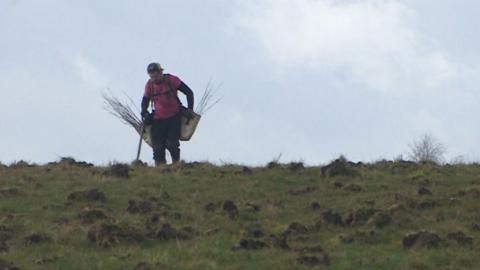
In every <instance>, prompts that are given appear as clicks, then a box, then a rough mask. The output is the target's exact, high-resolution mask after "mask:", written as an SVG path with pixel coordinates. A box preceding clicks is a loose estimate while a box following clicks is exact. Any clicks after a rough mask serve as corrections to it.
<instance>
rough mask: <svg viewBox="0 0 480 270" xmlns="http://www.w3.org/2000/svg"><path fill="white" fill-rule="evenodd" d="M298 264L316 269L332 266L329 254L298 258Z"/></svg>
mask: <svg viewBox="0 0 480 270" xmlns="http://www.w3.org/2000/svg"><path fill="white" fill-rule="evenodd" d="M297 262H298V263H299V264H302V265H306V266H310V267H315V266H320V265H327V266H328V265H330V258H329V257H328V254H326V253H324V254H322V255H319V256H301V257H298V258H297Z"/></svg>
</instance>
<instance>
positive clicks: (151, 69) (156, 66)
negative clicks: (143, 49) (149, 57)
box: [147, 63, 163, 73]
mask: <svg viewBox="0 0 480 270" xmlns="http://www.w3.org/2000/svg"><path fill="white" fill-rule="evenodd" d="M162 70H163V68H162V66H161V65H160V64H159V63H150V64H148V66H147V72H148V73H152V72H155V71H162Z"/></svg>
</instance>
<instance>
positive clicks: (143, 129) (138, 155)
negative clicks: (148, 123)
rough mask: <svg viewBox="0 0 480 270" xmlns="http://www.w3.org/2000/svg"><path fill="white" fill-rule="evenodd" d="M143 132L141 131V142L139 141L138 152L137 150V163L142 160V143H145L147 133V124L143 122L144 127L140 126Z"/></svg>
mask: <svg viewBox="0 0 480 270" xmlns="http://www.w3.org/2000/svg"><path fill="white" fill-rule="evenodd" d="M140 128H141V131H140V140H139V141H138V150H137V159H136V161H139V160H140V152H141V151H142V141H143V133H144V132H145V123H144V122H142V125H141V126H140Z"/></svg>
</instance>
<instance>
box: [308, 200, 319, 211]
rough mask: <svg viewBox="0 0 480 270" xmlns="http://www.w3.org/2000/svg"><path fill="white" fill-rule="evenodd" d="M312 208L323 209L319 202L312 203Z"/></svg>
mask: <svg viewBox="0 0 480 270" xmlns="http://www.w3.org/2000/svg"><path fill="white" fill-rule="evenodd" d="M310 208H311V209H312V210H320V208H321V207H320V203H318V202H312V203H310Z"/></svg>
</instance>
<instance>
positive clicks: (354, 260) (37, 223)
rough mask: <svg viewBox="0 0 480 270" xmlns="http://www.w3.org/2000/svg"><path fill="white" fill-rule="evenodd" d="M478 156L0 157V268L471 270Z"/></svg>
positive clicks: (476, 264) (479, 215)
mask: <svg viewBox="0 0 480 270" xmlns="http://www.w3.org/2000/svg"><path fill="white" fill-rule="evenodd" d="M479 203H480V165H456V166H451V165H445V166H437V165H434V164H422V165H420V164H414V163H410V162H388V161H382V162H377V163H374V164H361V163H358V164H354V163H349V162H347V161H346V160H343V159H339V160H337V161H334V162H332V163H331V164H329V165H328V166H325V167H304V166H303V164H301V163H291V164H277V163H270V164H268V166H266V167H261V168H260V167H259V168H249V167H243V166H236V165H228V166H213V165H211V164H207V163H187V164H185V163H183V164H178V165H174V166H164V167H157V168H151V167H146V166H143V165H141V164H138V165H136V166H134V165H132V166H129V165H122V164H116V165H112V166H110V167H94V166H92V165H91V164H88V163H84V162H76V161H75V160H73V159H62V161H60V162H56V163H50V164H48V165H44V166H34V165H29V164H27V163H24V162H19V163H16V164H12V165H10V166H4V165H0V269H2V270H3V269H422V270H424V269H480V256H478V254H479V250H480V245H479V244H480V243H479V241H478V236H479V235H480V211H479Z"/></svg>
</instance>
